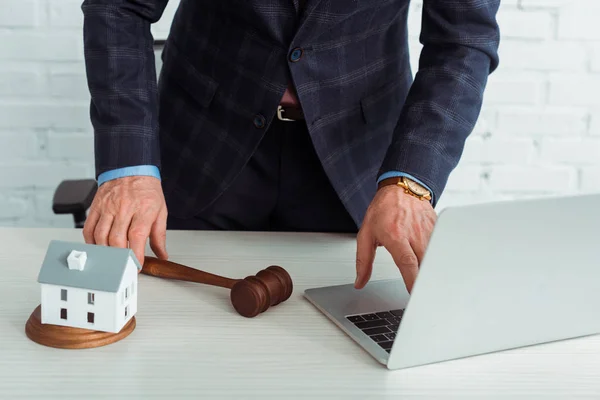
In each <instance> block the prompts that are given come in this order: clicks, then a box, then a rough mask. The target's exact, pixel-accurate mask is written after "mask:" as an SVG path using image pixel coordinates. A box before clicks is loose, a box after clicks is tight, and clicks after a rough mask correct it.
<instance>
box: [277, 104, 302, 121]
mask: <svg viewBox="0 0 600 400" xmlns="http://www.w3.org/2000/svg"><path fill="white" fill-rule="evenodd" d="M277 119H279V120H281V121H300V120H303V119H304V113H303V112H302V109H301V108H298V107H286V106H279V107H277Z"/></svg>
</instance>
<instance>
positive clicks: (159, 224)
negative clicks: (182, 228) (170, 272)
mask: <svg viewBox="0 0 600 400" xmlns="http://www.w3.org/2000/svg"><path fill="white" fill-rule="evenodd" d="M166 242H167V208H166V207H163V208H162V209H161V211H160V213H159V214H158V218H157V219H156V221H155V222H154V224H153V225H152V230H151V232H150V248H152V251H153V252H154V254H156V256H157V257H158V258H160V259H164V260H166V259H168V258H169V254H168V253H167V245H166Z"/></svg>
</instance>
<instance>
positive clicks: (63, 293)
mask: <svg viewBox="0 0 600 400" xmlns="http://www.w3.org/2000/svg"><path fill="white" fill-rule="evenodd" d="M60 299H61V300H62V301H67V289H60Z"/></svg>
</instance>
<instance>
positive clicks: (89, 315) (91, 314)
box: [87, 312, 94, 324]
mask: <svg viewBox="0 0 600 400" xmlns="http://www.w3.org/2000/svg"><path fill="white" fill-rule="evenodd" d="M87 321H88V322H89V323H90V324H93V323H94V313H93V312H89V313H88V316H87Z"/></svg>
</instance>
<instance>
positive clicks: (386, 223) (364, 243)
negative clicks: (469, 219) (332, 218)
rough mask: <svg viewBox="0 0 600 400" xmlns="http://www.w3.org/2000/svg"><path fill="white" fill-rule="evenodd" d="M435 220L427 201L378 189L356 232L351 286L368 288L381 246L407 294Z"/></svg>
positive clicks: (397, 190)
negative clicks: (399, 276)
mask: <svg viewBox="0 0 600 400" xmlns="http://www.w3.org/2000/svg"><path fill="white" fill-rule="evenodd" d="M436 219H437V214H436V213H435V210H434V209H433V207H432V205H431V203H430V202H429V201H427V200H420V199H418V198H416V197H414V196H412V195H410V194H407V193H405V192H404V189H403V188H401V187H397V186H393V185H390V186H384V187H382V188H381V189H379V190H378V191H377V193H376V194H375V197H374V199H373V201H372V202H371V204H370V205H369V208H368V209H367V212H366V215H365V218H364V221H363V224H362V226H361V228H360V230H359V232H358V237H357V249H356V283H355V284H354V286H355V287H356V288H357V289H362V288H363V287H364V286H365V285H366V284H367V282H368V281H369V279H370V278H371V272H372V270H373V262H374V261H375V252H376V250H377V247H378V246H383V247H385V248H386V250H387V251H389V252H390V254H391V256H392V258H393V260H394V262H395V264H396V265H397V266H398V269H399V270H400V273H401V274H402V278H403V279H404V283H405V285H406V289H407V290H408V292H409V293H410V292H411V291H412V287H413V284H414V282H415V279H416V277H417V272H418V270H419V265H420V264H421V261H422V260H423V255H424V254H425V249H426V247H427V244H428V243H429V238H430V237H431V233H432V231H433V226H434V225H435V222H436Z"/></svg>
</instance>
